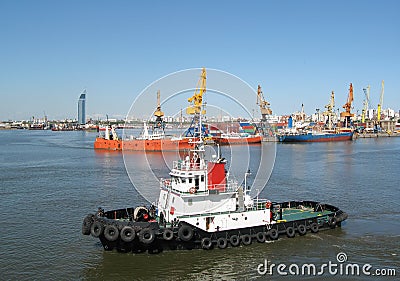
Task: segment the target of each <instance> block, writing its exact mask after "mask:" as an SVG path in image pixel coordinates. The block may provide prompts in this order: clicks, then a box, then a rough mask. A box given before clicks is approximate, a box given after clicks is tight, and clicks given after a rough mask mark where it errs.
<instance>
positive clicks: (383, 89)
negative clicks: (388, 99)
mask: <svg viewBox="0 0 400 281" xmlns="http://www.w3.org/2000/svg"><path fill="white" fill-rule="evenodd" d="M384 92H385V81H383V80H382V87H381V96H380V99H379V104H378V110H377V115H376V120H377V121H378V122H380V121H381V111H382V106H383V94H384Z"/></svg>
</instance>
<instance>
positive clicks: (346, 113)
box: [340, 83, 354, 127]
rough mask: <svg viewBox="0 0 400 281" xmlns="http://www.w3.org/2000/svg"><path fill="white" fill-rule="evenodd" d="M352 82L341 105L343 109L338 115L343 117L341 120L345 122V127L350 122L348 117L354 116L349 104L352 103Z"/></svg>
mask: <svg viewBox="0 0 400 281" xmlns="http://www.w3.org/2000/svg"><path fill="white" fill-rule="evenodd" d="M353 100H354V98H353V84H352V83H350V89H349V95H348V97H347V102H346V103H345V104H344V105H343V108H344V111H343V112H341V113H340V117H343V119H344V120H343V121H344V124H345V127H347V126H348V125H349V124H350V118H351V117H353V116H354V114H353V113H351V105H352V103H353Z"/></svg>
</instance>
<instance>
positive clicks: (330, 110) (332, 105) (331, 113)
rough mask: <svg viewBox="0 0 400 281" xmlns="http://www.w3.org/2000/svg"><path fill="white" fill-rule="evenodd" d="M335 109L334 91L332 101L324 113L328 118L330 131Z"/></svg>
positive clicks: (326, 106)
mask: <svg viewBox="0 0 400 281" xmlns="http://www.w3.org/2000/svg"><path fill="white" fill-rule="evenodd" d="M334 107H335V92H334V91H332V93H331V100H330V102H329V103H328V104H327V105H325V108H326V111H324V113H323V115H325V116H328V129H329V130H331V129H332V116H333V115H334V113H333V108H334Z"/></svg>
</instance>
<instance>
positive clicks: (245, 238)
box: [240, 234, 252, 246]
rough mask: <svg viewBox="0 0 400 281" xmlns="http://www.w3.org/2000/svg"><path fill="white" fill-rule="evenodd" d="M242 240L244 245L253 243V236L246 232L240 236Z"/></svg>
mask: <svg viewBox="0 0 400 281" xmlns="http://www.w3.org/2000/svg"><path fill="white" fill-rule="evenodd" d="M240 240H242V243H243V245H246V246H248V245H250V244H251V242H252V241H251V236H250V235H248V234H244V235H242V236H240Z"/></svg>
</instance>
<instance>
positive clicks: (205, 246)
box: [201, 237, 212, 250]
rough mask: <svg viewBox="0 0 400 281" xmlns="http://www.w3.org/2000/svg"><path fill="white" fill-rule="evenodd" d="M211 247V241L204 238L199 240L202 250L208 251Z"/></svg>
mask: <svg viewBox="0 0 400 281" xmlns="http://www.w3.org/2000/svg"><path fill="white" fill-rule="evenodd" d="M211 246H212V241H211V239H210V238H208V237H204V238H203V239H201V247H202V248H203V249H204V250H208V249H210V248H211Z"/></svg>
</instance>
